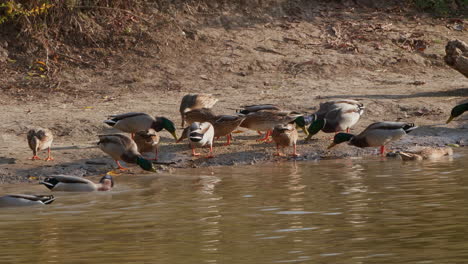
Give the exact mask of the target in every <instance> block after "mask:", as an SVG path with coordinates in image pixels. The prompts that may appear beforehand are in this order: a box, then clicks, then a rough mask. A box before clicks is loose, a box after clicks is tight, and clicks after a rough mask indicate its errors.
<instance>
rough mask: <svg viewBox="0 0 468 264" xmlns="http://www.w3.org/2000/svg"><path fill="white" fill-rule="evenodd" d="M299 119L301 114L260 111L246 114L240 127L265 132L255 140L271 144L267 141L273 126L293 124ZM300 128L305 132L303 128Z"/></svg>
mask: <svg viewBox="0 0 468 264" xmlns="http://www.w3.org/2000/svg"><path fill="white" fill-rule="evenodd" d="M300 117H302V114H300V113H298V112H292V111H277V110H260V111H257V112H251V113H248V114H247V115H246V117H245V120H244V121H243V122H242V123H241V124H240V127H244V128H247V129H251V130H256V131H257V132H259V131H266V134H265V136H264V137H263V138H259V139H257V141H265V142H271V141H269V137H270V135H271V133H272V132H273V129H274V127H275V126H277V125H283V124H287V123H290V122H293V121H295V120H296V119H298V118H300ZM301 128H302V129H303V130H305V127H301Z"/></svg>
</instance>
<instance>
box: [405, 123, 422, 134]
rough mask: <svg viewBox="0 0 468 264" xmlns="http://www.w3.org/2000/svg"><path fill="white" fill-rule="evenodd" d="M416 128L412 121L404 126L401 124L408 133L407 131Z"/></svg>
mask: <svg viewBox="0 0 468 264" xmlns="http://www.w3.org/2000/svg"><path fill="white" fill-rule="evenodd" d="M416 128H418V127H417V126H415V125H414V123H408V124H406V125H405V126H403V130H404V131H405V132H406V133H407V134H408V133H409V132H411V131H413V130H415V129H416Z"/></svg>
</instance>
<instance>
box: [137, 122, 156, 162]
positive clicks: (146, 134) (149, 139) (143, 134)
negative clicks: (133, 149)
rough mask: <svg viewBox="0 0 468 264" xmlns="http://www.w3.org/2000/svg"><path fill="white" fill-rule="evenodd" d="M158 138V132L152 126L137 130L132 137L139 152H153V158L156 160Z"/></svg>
mask: <svg viewBox="0 0 468 264" xmlns="http://www.w3.org/2000/svg"><path fill="white" fill-rule="evenodd" d="M159 139H160V136H159V133H158V132H156V130H154V129H152V128H150V129H147V130H144V131H139V132H137V133H136V134H135V137H134V138H133V140H134V141H135V143H136V144H137V147H138V151H139V152H140V153H144V152H154V160H158V144H159Z"/></svg>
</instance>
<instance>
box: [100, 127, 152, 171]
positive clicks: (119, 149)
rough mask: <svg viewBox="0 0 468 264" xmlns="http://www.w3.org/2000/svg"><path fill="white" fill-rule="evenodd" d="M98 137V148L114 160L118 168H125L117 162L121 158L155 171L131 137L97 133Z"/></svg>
mask: <svg viewBox="0 0 468 264" xmlns="http://www.w3.org/2000/svg"><path fill="white" fill-rule="evenodd" d="M98 137H99V142H98V146H99V148H100V149H101V150H102V151H104V152H105V153H106V154H108V155H109V156H111V157H112V159H114V160H115V162H116V163H117V166H118V169H120V170H126V169H127V168H124V167H122V165H120V163H119V160H123V161H125V162H128V163H136V164H138V165H139V166H140V167H141V168H142V169H144V170H146V171H153V172H155V171H156V169H155V168H154V167H153V163H152V162H151V161H149V160H147V159H145V158H143V156H142V155H141V154H140V152H138V147H137V145H136V143H135V141H133V140H132V139H131V138H129V137H127V136H125V135H122V134H108V135H98Z"/></svg>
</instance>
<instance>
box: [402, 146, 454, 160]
mask: <svg viewBox="0 0 468 264" xmlns="http://www.w3.org/2000/svg"><path fill="white" fill-rule="evenodd" d="M397 154H398V155H399V156H400V157H401V159H402V160H434V159H439V158H441V157H444V156H452V155H453V149H452V148H450V147H443V148H432V147H423V148H419V149H416V150H408V151H404V152H403V151H398V152H397Z"/></svg>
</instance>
